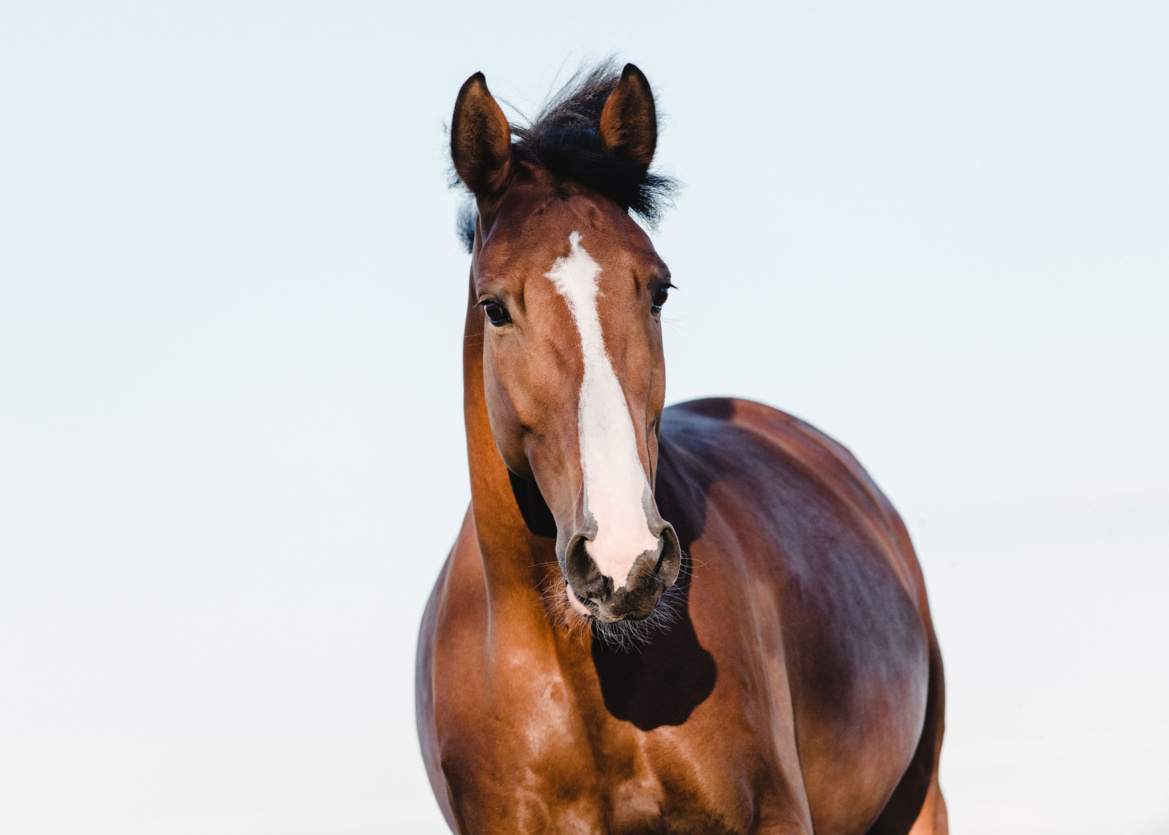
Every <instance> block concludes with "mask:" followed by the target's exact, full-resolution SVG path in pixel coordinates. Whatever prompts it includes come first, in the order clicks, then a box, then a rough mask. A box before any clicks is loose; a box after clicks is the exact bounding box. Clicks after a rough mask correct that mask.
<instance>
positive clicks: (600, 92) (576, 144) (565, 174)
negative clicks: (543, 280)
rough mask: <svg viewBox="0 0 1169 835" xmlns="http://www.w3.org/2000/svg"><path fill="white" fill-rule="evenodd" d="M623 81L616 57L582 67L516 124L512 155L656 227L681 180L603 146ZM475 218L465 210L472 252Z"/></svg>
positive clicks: (464, 231) (464, 228) (465, 235)
mask: <svg viewBox="0 0 1169 835" xmlns="http://www.w3.org/2000/svg"><path fill="white" fill-rule="evenodd" d="M620 80H621V72H620V70H618V69H617V67H616V65H615V64H614V63H613V62H612V61H605V62H604V63H601V64H598V65H597V66H595V67H593V68H592V69H587V68H581V69H580V70H578V71H577V72H576V73H575V74H574V75H573V76H572V78H570V79H569V80H568V83H567V84H565V85H564V87H563V88H562V89H561V90H560V92H558V93H557V94H556V95H555V96H553V97H552V98H551V99H550V100H549V101H548V103H547V104H545V105H544V107H543V109H542V110H541V111H540V113H539V114H538V115H537V116H536V118H535V119H533V120H532V123H531V124H530V125H517V124H513V125H512V126H511V131H512V136H513V137H515V139H514V141H513V142H512V154H513V155H514V157H515V158H516V159H519V160H524V161H528V162H534V163H536V164H537V165H540V166H542V167H543V168H546V169H548V170H549V171H550V172H552V173H553V174H554V175H556V176H557V177H562V178H564V179H567V180H575V181H577V182H579V183H582V184H584V185H586V186H588V187H589V188H591V189H593V190H594V191H596V192H598V193H600V194H602V195H604V196H605V197H608V198H609V199H610V200H613V201H614V202H615V203H617V204H618V205H620V206H623V207H625V208H626V209H628V210H629V211H631V212H633V213H634V214H636V215H638V216H639V217H641V218H642V219H643V220H645V221H646V223H648V224H649V225H650V226H653V225H654V224H656V223H657V221H658V220H659V219H660V218H661V216H662V214H663V212H664V211H665V210H666V209H667V208H668V207H669V206H670V202H671V201H670V198H671V197H672V196H673V194H674V191H675V189H676V188H677V183H676V182H675V180H674V179H673V178H671V177H667V176H665V175H663V174H657V173H653V172H651V171H649V170H647V169H646V167H645V166H643V165H640V164H638V163H636V162H633V161H631V160H628V159H625V158H623V157H618V156H614V155H613V154H608V153H605V151H603V150H602V149H601V140H600V135H599V125H600V121H601V109H602V108H603V107H604V106H605V102H606V101H607V100H608V98H609V94H610V93H612V92H613V90H614V89H615V88H616V87H617V82H618V81H620ZM474 218H475V215H474V211H473V210H472V211H470V212H468V211H463V212H460V214H459V222H458V230H459V237H460V238H462V240H463V243H464V244H465V245H466V247H467V251H468V252H470V251H471V247H472V246H473V244H474V239H475V223H474Z"/></svg>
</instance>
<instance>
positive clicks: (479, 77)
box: [461, 72, 487, 92]
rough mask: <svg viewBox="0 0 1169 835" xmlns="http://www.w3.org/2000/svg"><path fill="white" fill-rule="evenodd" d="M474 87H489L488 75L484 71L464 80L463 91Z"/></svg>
mask: <svg viewBox="0 0 1169 835" xmlns="http://www.w3.org/2000/svg"><path fill="white" fill-rule="evenodd" d="M472 87H482V88H484V89H486V88H487V76H485V75H483V73H481V72H477V73H474V74H473V75H471V76H470V77H468V78H467V80H466V81H464V82H463V86H462V88H461V92H463V91H467V90H470V89H471V88H472Z"/></svg>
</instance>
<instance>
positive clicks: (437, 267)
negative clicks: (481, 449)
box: [0, 0, 1169, 835]
mask: <svg viewBox="0 0 1169 835" xmlns="http://www.w3.org/2000/svg"><path fill="white" fill-rule="evenodd" d="M715 5H716V4H707V3H703V4H691V3H684V2H672V3H668V4H667V3H660V4H634V3H625V2H608V0H594V2H589V3H585V4H572V5H569V4H552V3H547V2H540V3H536V2H508V3H502V4H495V5H494V6H489V5H487V4H469V3H461V2H442V3H412V4H404V3H403V4H394V3H368V4H366V3H341V2H335V3H328V4H323V3H322V4H309V3H301V2H282V3H254V2H253V3H248V2H231V3H226V2H223V3H200V4H176V3H146V2H142V3H137V4H135V3H115V2H111V3H104V4H100V8H99V7H98V4H90V3H72V4H68V3H54V2H35V3H34V2H27V3H26V2H14V1H13V0H5V2H2V3H0V833H2V834H3V835H33V834H34V833H35V834H36V835H98V833H102V835H108V834H109V833H128V834H132V835H138V834H139V833H140V834H141V835H146V834H147V833H150V834H151V835H154V833H159V832H165V833H168V835H188V833H192V834H193V833H215V834H216V835H234V834H235V833H240V835H252V833H255V834H256V835H310V833H324V832H327V833H331V835H368V834H370V833H390V832H395V833H397V832H412V833H413V832H418V833H428V832H440V831H443V824H442V821H441V818H440V816H439V814H438V811H437V806H436V805H435V803H434V801H433V799H432V797H431V793H430V788H429V786H428V784H427V782H426V778H425V774H424V772H423V769H422V764H421V759H420V757H419V754H418V748H417V742H416V738H415V732H414V713H413V710H414V708H413V676H414V673H413V656H414V644H415V637H416V634H417V624H418V622H419V618H420V615H421V612H422V607H423V605H424V603H425V600H426V597H427V595H428V594H429V591H430V587H431V584H432V583H433V581H434V578H435V576H436V574H437V572H438V569H439V566H440V564H441V561H442V559H443V557H444V556H445V554H446V552H447V549H448V548H449V546H450V544H451V542H452V540H453V537H454V535H455V532H456V530H457V527H458V524H459V521H460V519H461V517H462V514H463V512H464V508H465V506H466V502H467V500H468V482H467V475H466V463H465V457H464V441H463V434H462V409H461V380H460V362H461V357H460V340H461V333H462V324H463V309H464V303H465V298H466V274H467V265H468V259H467V256H466V255H465V254H464V253H463V252H462V251H461V249H460V247H459V244H458V242H457V240H456V238H455V235H454V231H453V229H454V217H455V212H456V209H457V207H458V204H459V202H460V199H461V198H460V196H459V194H458V193H457V192H454V191H450V190H448V189H447V187H446V181H447V176H448V162H447V157H446V148H445V143H446V137H445V134H444V128H443V124H444V122H445V121H446V120H447V119H449V114H450V110H451V107H452V105H453V103H454V97H455V94H456V92H457V91H458V88H459V85H460V84H461V83H462V82H463V80H464V79H465V78H466V77H467V76H468V75H470V74H471V73H473V72H475V71H477V70H482V71H483V72H485V73H486V75H487V79H488V83H489V84H490V86H491V89H492V90H493V91H494V92H496V93H497V94H498V95H499V96H500V97H501V98H504V99H506V100H508V101H509V102H511V103H512V104H513V105H514V106H515V107H516V108H518V109H519V110H520V111H523V112H527V113H531V112H533V111H535V110H536V109H537V107H538V105H539V103H540V102H541V101H542V100H543V99H544V97H545V95H546V94H547V93H548V92H549V91H551V90H553V89H555V88H556V87H557V86H558V85H559V83H560V82H562V81H563V80H564V79H565V78H566V77H567V76H568V75H569V74H570V73H571V71H572V70H573V69H574V68H575V67H576V66H577V65H578V64H579V63H580V62H581V60H582V59H587V58H590V57H592V58H598V57H603V56H605V55H608V54H610V53H615V54H617V55H618V56H619V58H620V59H622V60H631V61H634V62H636V63H637V64H638V65H639V66H640V67H641V68H642V69H643V70H644V71H645V72H646V73H647V75H648V76H649V78H650V80H651V82H652V83H653V85H654V89H655V91H656V93H657V95H658V101H659V106H660V108H661V110H662V111H664V113H665V114H666V117H667V121H666V125H665V132H664V134H663V136H662V140H661V143H660V145H659V156H658V159H659V161H660V164H661V165H662V166H663V168H664V169H665V170H667V171H668V172H670V173H673V174H675V175H676V176H678V177H679V178H680V179H681V180H682V181H683V182H684V184H685V188H684V190H683V191H682V192H681V194H680V195H679V197H678V200H677V206H676V208H675V209H674V210H673V211H672V212H670V214H669V215H668V216H667V217H666V219H665V221H664V223H663V224H662V225H661V228H660V230H659V232H658V233H657V234H656V236H655V240H656V242H657V245H658V248H659V251H660V252H661V254H662V255H663V257H664V258H665V259H666V261H667V263H669V265H670V267H671V269H672V271H673V274H674V278H675V281H676V282H677V284H678V285H679V286H680V287H681V290H679V291H678V292H677V293H675V294H674V295H673V296H672V297H671V300H670V305H669V307H668V308H667V311H666V322H667V324H666V329H665V335H666V351H667V364H668V369H669V399H670V400H671V401H678V400H684V399H688V398H691V397H696V396H703V395H710V394H736V395H740V396H746V397H752V398H755V399H759V400H762V401H765V402H768V403H771V404H773V405H776V406H779V407H781V408H784V409H786V410H788V411H790V412H793V413H794V414H797V415H799V416H800V417H803V418H805V419H807V420H809V421H811V422H812V423H814V424H816V425H817V426H819V427H820V428H822V429H824V430H825V431H827V432H829V433H830V434H832V435H834V436H835V437H837V438H838V439H839V440H841V441H842V442H843V443H844V444H845V445H847V446H848V447H849V448H850V449H852V451H853V452H854V453H856V455H857V456H858V457H859V458H860V460H861V461H862V462H863V463H864V464H865V465H866V466H867V467H868V468H869V470H870V472H871V473H872V474H873V475H874V477H875V478H876V480H877V482H878V483H879V484H881V485H882V487H883V488H884V489H885V490H886V492H887V493H888V494H889V496H890V497H891V498H892V500H893V501H894V503H895V504H896V505H897V506H898V508H899V509H900V510H901V513H902V515H903V516H904V517H905V519H906V521H907V522H908V524H909V528H910V531H911V532H912V534H913V536H914V539H915V541H916V543H917V546H918V550H919V553H920V555H921V560H922V563H923V565H924V567H925V571H926V578H927V582H928V585H929V589H930V593H931V597H932V601H933V608H934V613H935V619H936V623H937V627H938V632H939V635H940V638H941V643H942V649H943V652H944V654H945V659H946V669H947V679H948V690H949V693H948V734H947V742H946V747H945V753H944V756H943V761H942V765H943V771H942V780H943V787H944V789H945V791H946V793H947V796H948V798H949V803H950V811H951V820H952V826H953V829H952V831H953V832H954V833H955V835H1045V834H1046V833H1052V835H1054V833H1060V835H1077V834H1078V833H1094V834H1095V833H1102V832H1108V833H1131V835H1165V833H1169V790H1167V789H1166V787H1167V786H1169V714H1167V711H1166V706H1167V705H1169V665H1167V663H1166V662H1167V661H1169V606H1167V603H1169V442H1167V441H1166V436H1165V432H1166V427H1169V393H1167V388H1169V386H1167V379H1169V373H1167V370H1166V368H1167V365H1169V362H1167V361H1169V326H1167V325H1166V318H1167V316H1169V153H1167V149H1169V53H1167V49H1169V46H1167V44H1169V5H1166V4H1165V3H1160V2H1133V3H1129V2H1112V3H1104V2H1098V3H1082V2H979V3H973V2H969V3H951V4H937V3H926V2H891V3H881V4H873V3H859V2H841V3H823V2H819V3H812V2H806V3H767V4H763V3H758V4H731V5H728V6H726V7H722V8H718V9H717V10H716V9H715ZM727 617H734V613H733V612H728V613H727Z"/></svg>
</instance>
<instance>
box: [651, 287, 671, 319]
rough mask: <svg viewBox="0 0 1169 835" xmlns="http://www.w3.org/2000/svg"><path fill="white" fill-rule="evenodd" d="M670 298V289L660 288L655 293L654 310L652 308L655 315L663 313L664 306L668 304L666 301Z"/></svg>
mask: <svg viewBox="0 0 1169 835" xmlns="http://www.w3.org/2000/svg"><path fill="white" fill-rule="evenodd" d="M668 298H670V288H669V287H659V288H658V290H657V292H656V293H654V298H653V308H652V310H653V312H654V313H661V312H662V305H663V304H665V303H666V300H667V299H668Z"/></svg>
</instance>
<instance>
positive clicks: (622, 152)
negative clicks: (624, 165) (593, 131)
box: [600, 64, 658, 168]
mask: <svg viewBox="0 0 1169 835" xmlns="http://www.w3.org/2000/svg"><path fill="white" fill-rule="evenodd" d="M600 132H601V147H602V148H604V149H605V151H606V152H607V153H610V154H613V155H615V156H619V157H625V158H626V159H628V160H631V161H633V162H636V163H639V164H641V165H644V166H646V167H647V168H648V167H649V164H650V162H652V161H653V158H654V149H655V148H656V147H657V144H658V115H657V110H656V109H655V108H654V95H653V91H651V90H650V89H649V80H648V79H646V77H645V73H643V72H642V71H641V70H639V69H638V68H637V67H635V66H634V65H633V64H626V65H625V69H624V71H622V73H621V80H620V81H619V82H617V87H616V89H615V90H613V92H612V93H610V94H609V98H608V99H607V100H606V101H605V107H604V109H602V110H601V126H600Z"/></svg>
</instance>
